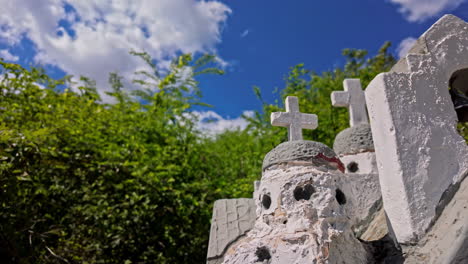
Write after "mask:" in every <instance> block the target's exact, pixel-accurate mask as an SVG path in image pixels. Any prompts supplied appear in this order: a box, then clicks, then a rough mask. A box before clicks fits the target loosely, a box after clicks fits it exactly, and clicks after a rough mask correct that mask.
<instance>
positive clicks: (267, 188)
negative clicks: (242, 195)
mask: <svg viewBox="0 0 468 264" xmlns="http://www.w3.org/2000/svg"><path fill="white" fill-rule="evenodd" d="M307 184H310V185H312V186H313V188H314V192H313V194H312V195H311V197H310V199H309V200H305V199H300V200H296V198H295V196H294V193H295V192H294V190H295V189H296V188H298V187H300V188H303V187H305V186H306V185H307ZM258 187H259V188H258V189H257V191H256V192H255V195H254V199H255V201H256V204H257V220H256V222H255V227H254V228H253V229H252V230H251V231H250V232H248V233H247V235H246V237H243V238H241V239H240V240H239V242H238V243H236V244H235V245H233V246H232V247H231V248H230V249H229V250H228V251H227V252H226V255H225V258H224V262H223V263H225V264H244V263H257V262H258V263H269V264H292V263H296V264H306V263H307V264H308V263H367V258H368V254H367V252H366V250H365V249H364V247H363V245H362V244H361V243H360V242H359V241H358V240H357V239H356V238H355V237H354V236H353V233H352V231H351V226H350V225H351V222H350V221H349V217H352V216H353V213H354V212H355V210H354V209H353V202H352V199H349V197H348V196H346V197H347V202H346V204H339V203H338V201H337V199H336V190H337V188H340V189H341V190H342V191H343V193H345V195H349V193H350V191H349V189H348V186H346V184H345V181H344V175H343V174H342V173H341V172H340V171H338V170H330V171H328V170H323V169H322V170H320V169H318V168H315V167H313V166H310V165H308V166H305V165H300V164H298V163H295V162H290V163H286V164H284V163H283V164H282V165H274V166H272V167H270V168H269V169H267V170H265V171H264V174H263V177H262V180H261V182H260V185H259V186H258ZM264 195H269V197H270V198H271V201H272V203H271V204H270V205H269V207H268V208H266V207H265V205H264V204H262V200H263V199H262V198H263V196H264ZM262 247H264V248H266V249H267V250H268V253H269V254H270V259H269V260H261V259H259V256H258V255H257V254H256V252H257V251H258V249H259V248H262ZM264 261H266V262H264Z"/></svg>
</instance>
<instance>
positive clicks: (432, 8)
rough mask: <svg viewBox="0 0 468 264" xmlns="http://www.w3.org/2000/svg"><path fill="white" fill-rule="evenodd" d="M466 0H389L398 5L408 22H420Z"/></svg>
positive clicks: (453, 7)
mask: <svg viewBox="0 0 468 264" xmlns="http://www.w3.org/2000/svg"><path fill="white" fill-rule="evenodd" d="M465 1H466V0H390V2H392V3H394V4H397V5H399V6H400V8H399V9H398V11H399V12H400V13H402V14H403V15H404V16H405V18H406V19H407V20H408V21H410V22H421V21H424V20H426V19H428V18H431V17H434V16H437V15H440V14H442V13H443V12H448V11H451V10H453V9H455V8H457V7H458V6H459V5H460V4H462V3H463V2H465Z"/></svg>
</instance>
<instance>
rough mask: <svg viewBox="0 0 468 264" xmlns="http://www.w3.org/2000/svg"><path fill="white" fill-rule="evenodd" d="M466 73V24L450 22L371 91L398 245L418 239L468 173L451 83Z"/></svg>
mask: <svg viewBox="0 0 468 264" xmlns="http://www.w3.org/2000/svg"><path fill="white" fill-rule="evenodd" d="M465 68H468V24H467V23H465V22H464V21H462V20H460V19H459V18H457V17H454V16H451V15H446V16H444V17H442V18H441V19H440V20H439V21H438V22H437V23H435V24H434V25H433V26H432V27H431V28H430V29H429V30H428V31H427V32H426V33H424V34H423V35H422V36H421V38H420V39H419V40H418V41H417V42H416V46H415V47H413V48H412V49H411V50H410V52H409V54H408V55H407V56H406V58H404V59H402V60H401V61H400V62H399V63H397V65H395V67H394V68H393V71H392V72H389V73H383V74H379V75H378V76H377V77H376V78H375V79H374V80H373V81H372V82H371V83H370V84H369V86H368V88H367V89H366V101H367V107H368V109H369V114H370V118H371V127H372V135H373V138H374V145H375V149H376V154H377V165H378V170H379V177H380V185H381V188H382V196H383V201H384V208H385V211H386V212H387V215H388V218H389V220H390V223H391V225H392V228H393V230H394V232H395V235H396V238H397V240H398V242H400V243H407V242H411V241H415V240H418V239H419V238H421V237H422V236H423V235H424V234H425V232H426V230H427V228H428V227H429V226H430V224H431V222H432V221H433V220H434V218H435V216H436V208H437V206H438V204H439V201H440V200H441V197H442V194H443V193H444V191H446V190H447V188H448V187H449V186H450V185H452V184H455V183H457V182H459V181H460V180H461V179H462V177H463V176H464V175H465V174H466V173H467V172H468V147H467V145H466V143H465V140H464V139H463V138H462V137H461V136H460V135H459V134H458V132H457V130H456V124H457V116H456V113H455V111H454V106H453V104H452V101H451V98H450V95H449V92H448V83H449V79H450V77H451V75H452V74H453V73H454V72H455V71H457V70H460V69H465Z"/></svg>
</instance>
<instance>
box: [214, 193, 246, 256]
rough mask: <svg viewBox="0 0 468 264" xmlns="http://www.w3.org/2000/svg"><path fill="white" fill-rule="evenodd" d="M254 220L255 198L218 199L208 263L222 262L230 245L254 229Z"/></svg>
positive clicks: (215, 207)
mask: <svg viewBox="0 0 468 264" xmlns="http://www.w3.org/2000/svg"><path fill="white" fill-rule="evenodd" d="M254 222H255V203H254V201H253V199H246V198H239V199H222V200H217V201H216V202H215V204H214V206H213V217H212V220H211V231H210V241H209V244H208V256H207V260H208V263H218V262H219V263H221V262H222V258H223V255H224V253H225V251H226V250H227V248H228V246H230V245H231V244H232V243H233V242H235V241H236V240H237V239H239V237H241V236H243V235H244V234H245V233H247V231H249V230H250V229H252V227H253V226H254Z"/></svg>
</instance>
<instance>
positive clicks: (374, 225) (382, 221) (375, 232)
mask: <svg viewBox="0 0 468 264" xmlns="http://www.w3.org/2000/svg"><path fill="white" fill-rule="evenodd" d="M387 234H388V228H387V218H386V217H385V211H384V209H383V208H380V210H379V211H378V212H377V214H376V215H375V216H374V217H373V218H372V221H371V222H370V223H369V225H368V226H367V228H366V229H365V230H364V232H363V233H362V235H361V236H360V237H359V238H360V239H362V240H364V241H375V240H379V239H382V238H383V237H384V236H385V235H387Z"/></svg>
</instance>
